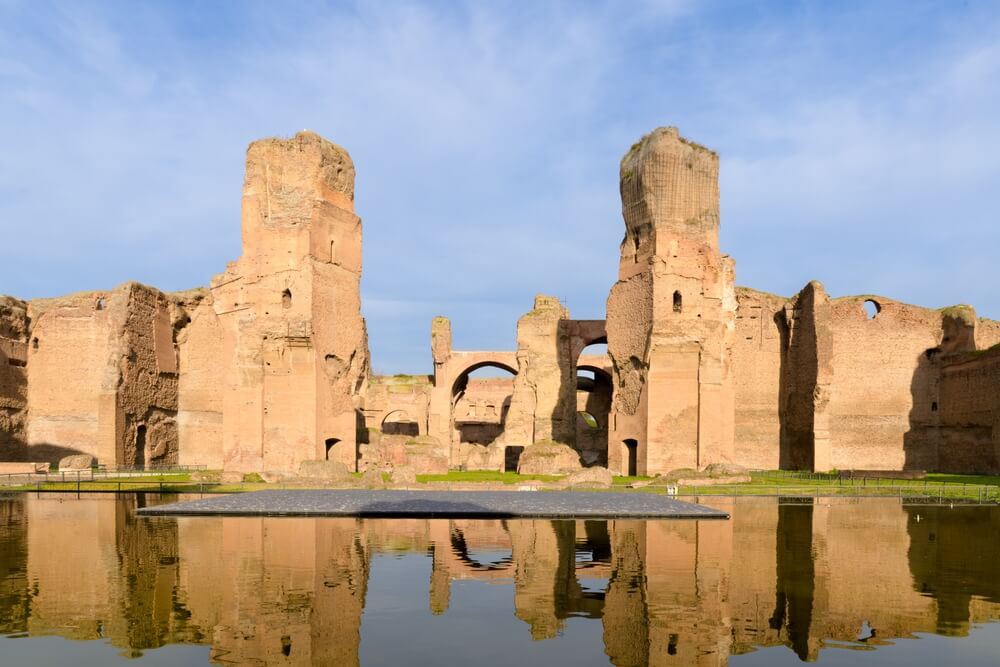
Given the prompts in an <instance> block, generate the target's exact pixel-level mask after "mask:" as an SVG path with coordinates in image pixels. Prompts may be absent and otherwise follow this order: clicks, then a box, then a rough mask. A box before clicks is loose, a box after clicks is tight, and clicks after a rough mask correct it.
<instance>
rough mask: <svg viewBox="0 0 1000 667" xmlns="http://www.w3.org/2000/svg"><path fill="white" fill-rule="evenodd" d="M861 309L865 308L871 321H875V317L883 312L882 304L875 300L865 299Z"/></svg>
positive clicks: (866, 314)
mask: <svg viewBox="0 0 1000 667" xmlns="http://www.w3.org/2000/svg"><path fill="white" fill-rule="evenodd" d="M861 307H862V308H864V310H865V316H866V317H867V318H868V319H869V320H874V319H875V316H876V315H878V314H879V313H881V312H882V304H880V303H879V302H878V301H876V300H874V299H865V302H864V303H863V304H861Z"/></svg>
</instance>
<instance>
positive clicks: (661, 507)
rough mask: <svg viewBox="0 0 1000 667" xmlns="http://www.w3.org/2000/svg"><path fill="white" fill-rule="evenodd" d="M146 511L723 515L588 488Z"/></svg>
mask: <svg viewBox="0 0 1000 667" xmlns="http://www.w3.org/2000/svg"><path fill="white" fill-rule="evenodd" d="M139 514H142V515H144V516H357V517H369V518H380V517H381V518H406V517H408V518H544V519H598V518H600V519H616V518H630V519H728V518H729V515H728V514H727V513H726V512H722V511H719V510H716V509H712V508H711V507H705V506H704V505H697V504H695V503H687V502H684V501H681V500H675V499H674V498H668V497H667V496H662V495H657V494H652V493H607V492H594V491H362V490H333V489H330V490H293V491H277V490H276V491H252V492H247V493H232V494H227V495H219V496H214V497H211V498H202V499H200V500H191V501H186V502H179V503H170V504H167V505H157V506H155V507H143V508H141V509H139Z"/></svg>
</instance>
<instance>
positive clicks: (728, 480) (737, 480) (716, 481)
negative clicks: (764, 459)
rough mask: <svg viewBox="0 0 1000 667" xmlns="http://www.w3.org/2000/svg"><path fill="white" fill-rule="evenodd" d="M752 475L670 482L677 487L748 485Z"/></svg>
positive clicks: (684, 479) (696, 478)
mask: <svg viewBox="0 0 1000 667" xmlns="http://www.w3.org/2000/svg"><path fill="white" fill-rule="evenodd" d="M750 481H751V479H750V475H719V476H714V477H680V478H678V479H677V480H675V481H673V482H670V484H672V485H675V486H717V485H722V484H746V483H748V482H750Z"/></svg>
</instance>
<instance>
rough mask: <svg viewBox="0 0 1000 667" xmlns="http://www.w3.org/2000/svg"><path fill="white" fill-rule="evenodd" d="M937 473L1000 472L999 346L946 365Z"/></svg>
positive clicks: (958, 357) (957, 357)
mask: <svg viewBox="0 0 1000 667" xmlns="http://www.w3.org/2000/svg"><path fill="white" fill-rule="evenodd" d="M939 395H940V402H939V404H940V408H939V423H938V426H937V430H938V433H939V437H940V445H939V448H938V452H939V455H938V461H937V466H936V469H938V470H941V471H943V472H962V473H997V472H1000V346H993V347H990V348H988V349H986V350H982V351H975V352H966V353H960V354H956V355H954V356H953V357H951V358H949V359H947V360H944V361H943V362H942V368H941V380H940V388H939Z"/></svg>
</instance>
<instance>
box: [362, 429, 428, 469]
mask: <svg viewBox="0 0 1000 667" xmlns="http://www.w3.org/2000/svg"><path fill="white" fill-rule="evenodd" d="M402 466H409V467H411V468H413V469H414V470H416V471H417V472H420V473H428V474H439V473H445V472H448V457H447V455H446V454H445V453H444V451H443V449H442V447H441V444H440V443H439V442H438V441H437V439H436V438H434V437H432V436H429V435H425V436H418V437H416V438H411V437H408V436H400V435H392V436H389V435H382V436H380V437H378V438H375V439H374V442H371V443H369V444H367V445H362V446H361V460H360V462H359V464H358V467H359V470H361V471H362V472H364V471H368V470H392V469H394V468H397V467H402Z"/></svg>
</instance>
